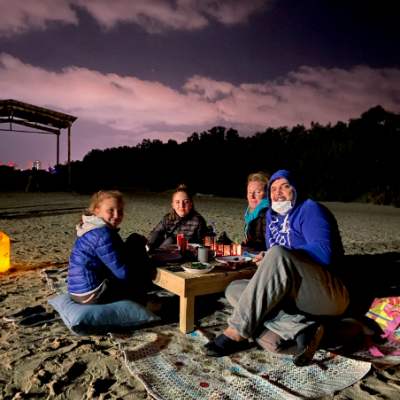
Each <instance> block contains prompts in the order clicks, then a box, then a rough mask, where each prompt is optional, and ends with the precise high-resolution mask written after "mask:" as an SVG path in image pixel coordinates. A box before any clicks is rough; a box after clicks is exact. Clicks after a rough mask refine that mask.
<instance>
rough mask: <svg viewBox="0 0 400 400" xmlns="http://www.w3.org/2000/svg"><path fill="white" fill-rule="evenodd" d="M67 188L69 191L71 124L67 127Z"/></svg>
mask: <svg viewBox="0 0 400 400" xmlns="http://www.w3.org/2000/svg"><path fill="white" fill-rule="evenodd" d="M67 163H68V187H69V189H71V124H69V125H68V161H67Z"/></svg>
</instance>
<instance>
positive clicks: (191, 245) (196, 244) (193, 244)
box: [189, 243, 202, 248]
mask: <svg viewBox="0 0 400 400" xmlns="http://www.w3.org/2000/svg"><path fill="white" fill-rule="evenodd" d="M189 246H190V247H196V248H197V247H202V245H201V244H198V243H189Z"/></svg>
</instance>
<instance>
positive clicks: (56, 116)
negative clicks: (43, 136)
mask: <svg viewBox="0 0 400 400" xmlns="http://www.w3.org/2000/svg"><path fill="white" fill-rule="evenodd" d="M76 119H77V117H74V116H73V115H69V114H64V113H61V112H58V111H54V110H50V109H48V108H44V107H38V106H34V105H32V104H28V103H23V102H22V101H17V100H11V99H9V100H0V123H6V122H9V123H11V124H12V123H16V124H20V125H25V126H29V127H32V128H37V129H41V130H44V131H47V132H51V133H59V130H60V129H65V128H68V127H69V126H71V125H72V123H73V122H74V121H75V120H76Z"/></svg>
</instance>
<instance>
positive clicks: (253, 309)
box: [225, 246, 349, 338]
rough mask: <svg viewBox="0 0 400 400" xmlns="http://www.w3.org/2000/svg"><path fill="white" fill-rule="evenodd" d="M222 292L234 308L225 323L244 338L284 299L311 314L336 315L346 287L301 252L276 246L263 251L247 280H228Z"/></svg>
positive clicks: (346, 298) (345, 303) (341, 309)
mask: <svg viewBox="0 0 400 400" xmlns="http://www.w3.org/2000/svg"><path fill="white" fill-rule="evenodd" d="M225 295H226V298H227V299H228V301H229V302H230V303H231V304H232V305H233V307H234V310H233V313H232V315H231V317H230V318H229V319H228V324H229V326H231V327H233V328H235V329H236V330H237V331H238V332H239V334H240V335H241V336H242V337H245V338H249V337H252V336H253V334H254V333H255V332H256V331H257V329H259V328H260V326H261V325H262V324H263V323H264V322H265V321H266V320H268V316H269V315H268V314H270V315H271V313H272V312H276V311H279V309H280V306H282V305H283V304H284V303H287V302H288V301H291V302H292V303H294V306H295V307H296V308H297V309H298V310H299V311H300V312H304V313H306V314H311V315H315V316H339V315H341V314H343V313H344V312H345V311H346V308H347V306H348V304H349V295H348V292H347V289H346V287H345V286H344V285H343V283H342V282H341V281H340V280H339V279H338V278H336V277H334V276H333V275H332V274H331V273H329V271H327V270H326V268H324V267H323V266H321V265H319V264H317V263H315V262H313V261H312V260H310V259H309V258H308V257H306V256H303V255H302V254H301V253H299V252H293V251H290V250H287V249H285V248H283V247H280V246H274V247H272V248H270V249H269V250H268V251H267V252H266V254H265V257H264V258H263V260H262V261H261V264H260V266H259V267H258V269H257V271H256V273H255V274H254V275H253V277H252V278H251V279H250V280H239V281H234V282H232V283H231V284H230V285H229V286H228V287H227V288H226V291H225Z"/></svg>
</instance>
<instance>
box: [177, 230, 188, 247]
mask: <svg viewBox="0 0 400 400" xmlns="http://www.w3.org/2000/svg"><path fill="white" fill-rule="evenodd" d="M176 244H177V246H178V249H179V250H181V251H185V250H186V247H187V241H186V239H185V235H184V234H183V233H178V234H177V235H176Z"/></svg>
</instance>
